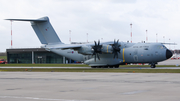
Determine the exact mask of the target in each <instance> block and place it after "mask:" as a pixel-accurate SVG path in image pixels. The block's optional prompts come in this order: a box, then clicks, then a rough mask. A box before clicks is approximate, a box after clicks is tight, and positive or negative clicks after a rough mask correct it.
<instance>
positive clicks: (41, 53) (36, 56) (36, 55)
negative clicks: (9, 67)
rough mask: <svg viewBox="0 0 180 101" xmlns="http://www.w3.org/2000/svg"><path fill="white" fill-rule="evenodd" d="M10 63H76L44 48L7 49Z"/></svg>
mask: <svg viewBox="0 0 180 101" xmlns="http://www.w3.org/2000/svg"><path fill="white" fill-rule="evenodd" d="M6 52H7V61H8V63H32V64H34V63H48V64H49V63H54V64H62V63H64V64H65V63H74V62H76V61H73V60H71V59H68V58H65V57H63V56H60V55H57V54H55V53H52V52H50V51H47V50H45V49H44V48H20V49H18V48H17V49H14V48H12V49H6Z"/></svg>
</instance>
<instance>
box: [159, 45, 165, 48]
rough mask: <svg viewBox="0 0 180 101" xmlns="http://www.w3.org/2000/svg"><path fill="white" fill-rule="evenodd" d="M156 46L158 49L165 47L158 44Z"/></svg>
mask: <svg viewBox="0 0 180 101" xmlns="http://www.w3.org/2000/svg"><path fill="white" fill-rule="evenodd" d="M157 48H158V49H166V47H165V46H164V45H158V46H157Z"/></svg>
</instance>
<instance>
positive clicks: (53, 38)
mask: <svg viewBox="0 0 180 101" xmlns="http://www.w3.org/2000/svg"><path fill="white" fill-rule="evenodd" d="M6 20H12V21H30V22H31V26H32V27H33V29H34V31H35V33H36V35H37V36H38V38H39V40H40V42H41V43H42V44H55V43H62V42H61V40H60V39H59V37H58V36H57V34H56V32H55V30H54V28H53V27H52V25H51V23H50V21H49V18H48V17H42V18H39V19H6Z"/></svg>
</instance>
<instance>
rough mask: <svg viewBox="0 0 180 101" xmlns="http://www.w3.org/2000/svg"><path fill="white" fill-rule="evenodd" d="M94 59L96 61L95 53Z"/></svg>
mask: <svg viewBox="0 0 180 101" xmlns="http://www.w3.org/2000/svg"><path fill="white" fill-rule="evenodd" d="M94 61H95V62H96V54H95V57H94Z"/></svg>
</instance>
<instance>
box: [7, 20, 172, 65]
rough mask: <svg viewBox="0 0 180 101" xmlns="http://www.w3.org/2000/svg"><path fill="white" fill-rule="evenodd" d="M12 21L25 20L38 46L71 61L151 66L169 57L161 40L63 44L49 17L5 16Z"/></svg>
mask: <svg viewBox="0 0 180 101" xmlns="http://www.w3.org/2000/svg"><path fill="white" fill-rule="evenodd" d="M6 20H12V21H29V22H30V23H31V26H32V28H33V29H34V31H35V33H36V35H37V36H38V38H39V40H40V42H41V44H43V46H42V48H45V49H46V50H48V51H52V52H54V53H56V54H59V55H62V56H65V57H67V58H70V59H72V60H75V61H80V62H83V63H85V64H87V65H90V66H91V67H92V68H95V67H116V68H117V67H119V65H122V64H126V63H127V64H130V63H149V64H150V65H151V68H155V67H156V65H155V64H157V63H158V62H160V61H164V60H166V59H169V58H170V57H171V56H172V52H171V51H170V50H169V49H167V48H166V47H165V46H164V45H163V44H161V43H128V42H119V40H117V41H116V40H114V41H111V42H103V43H100V41H98V42H96V41H94V43H87V44H64V43H62V41H61V40H60V38H59V37H58V36H57V34H56V32H55V30H54V29H53V27H52V25H51V23H50V21H49V18H48V17H42V18H39V19H6Z"/></svg>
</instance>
